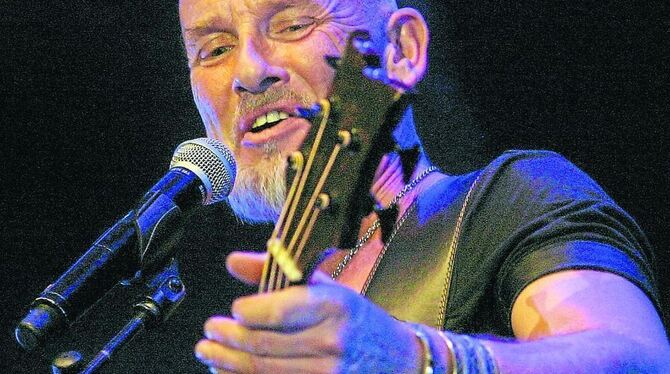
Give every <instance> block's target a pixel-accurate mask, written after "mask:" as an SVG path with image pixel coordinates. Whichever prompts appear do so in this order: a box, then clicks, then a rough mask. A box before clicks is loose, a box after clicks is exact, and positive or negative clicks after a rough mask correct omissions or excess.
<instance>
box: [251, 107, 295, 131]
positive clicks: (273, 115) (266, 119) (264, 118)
mask: <svg viewBox="0 0 670 374" xmlns="http://www.w3.org/2000/svg"><path fill="white" fill-rule="evenodd" d="M288 117H289V115H288V113H286V112H278V111H276V110H273V111H271V112H270V113H267V114H261V115H260V116H258V118H256V121H255V122H254V125H253V126H252V128H253V129H255V128H257V127H261V126H263V125H265V124H267V123H273V122H277V121H280V120H283V119H287V118H288Z"/></svg>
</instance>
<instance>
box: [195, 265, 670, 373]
mask: <svg viewBox="0 0 670 374" xmlns="http://www.w3.org/2000/svg"><path fill="white" fill-rule="evenodd" d="M228 265H229V268H230V270H231V271H232V273H233V274H235V275H236V276H237V277H238V278H240V279H244V280H246V281H254V280H256V278H257V273H258V271H257V270H258V269H260V266H261V265H262V257H260V256H254V255H244V254H236V255H235V256H232V258H229V262H228ZM326 278H327V277H326ZM233 315H234V317H233V318H223V317H213V318H211V319H210V320H209V321H208V322H207V323H206V325H205V334H206V336H207V339H204V340H202V341H201V342H200V343H198V345H197V346H196V354H197V355H198V357H199V358H200V360H201V361H202V362H203V363H205V364H206V365H208V366H212V367H217V368H219V372H238V373H246V372H357V373H368V372H369V373H373V372H379V371H380V370H381V371H382V372H398V373H400V372H403V373H419V371H420V367H421V362H422V360H421V357H422V353H421V350H422V347H421V346H420V345H419V343H418V342H417V338H416V336H414V334H413V333H412V332H411V329H410V327H409V325H408V324H406V323H403V322H400V321H397V320H394V319H392V318H390V317H389V316H388V314H386V313H385V312H384V311H382V310H381V309H379V308H378V307H376V306H374V305H373V304H372V303H370V302H369V301H368V300H366V299H364V298H362V297H361V296H360V295H358V294H356V293H354V292H352V291H351V290H349V289H347V288H345V287H342V286H340V285H336V284H333V283H329V282H326V283H319V284H313V285H312V286H310V287H292V288H290V289H288V290H285V291H280V292H275V293H272V294H264V295H257V296H250V297H246V298H242V299H240V300H238V301H237V302H236V303H235V305H234V306H233ZM512 326H513V329H514V333H515V335H516V337H517V339H516V340H515V341H510V342H496V341H490V340H482V341H481V342H482V343H483V344H485V345H486V346H487V347H488V348H490V350H491V351H492V353H493V356H494V358H495V360H496V361H497V363H498V366H499V368H500V372H501V373H589V374H594V373H631V372H633V373H663V372H670V365H669V364H668V360H669V357H670V347H669V345H668V340H667V338H666V336H665V332H664V330H663V326H662V323H661V321H660V318H659V317H658V314H657V312H656V310H655V308H654V306H653V305H652V303H651V302H650V301H649V299H648V298H647V296H646V295H645V294H644V293H643V292H642V291H641V290H640V289H639V288H637V287H636V286H635V285H633V284H632V283H630V282H629V281H627V280H625V279H624V278H621V277H619V276H616V275H613V274H609V273H602V272H596V271H589V270H577V271H563V272H560V273H556V274H552V275H548V276H545V277H543V278H541V279H539V280H537V281H535V282H533V283H532V284H530V285H529V286H528V287H526V289H525V290H523V292H522V293H521V294H520V296H519V297H518V298H517V300H516V302H515V304H514V306H513V310H512ZM424 330H425V331H427V332H428V334H427V335H428V337H429V339H430V340H431V341H432V344H431V347H432V348H433V349H432V351H433V352H432V353H433V355H434V356H436V358H438V359H441V360H442V362H444V361H445V360H446V359H447V358H448V357H449V353H448V350H447V346H446V344H445V343H444V342H443V341H442V339H441V338H440V337H439V335H438V332H437V331H436V330H432V329H429V328H425V329H424Z"/></svg>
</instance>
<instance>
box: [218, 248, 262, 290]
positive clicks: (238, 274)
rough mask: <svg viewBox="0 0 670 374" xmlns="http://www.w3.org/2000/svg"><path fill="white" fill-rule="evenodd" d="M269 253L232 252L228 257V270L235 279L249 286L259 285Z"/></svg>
mask: <svg viewBox="0 0 670 374" xmlns="http://www.w3.org/2000/svg"><path fill="white" fill-rule="evenodd" d="M266 259H267V253H258V252H240V251H237V252H232V253H230V254H229V255H228V257H226V268H227V269H228V272H230V274H232V275H233V276H234V277H235V278H237V279H239V280H241V281H242V282H244V283H247V284H252V285H253V284H258V283H259V282H260V280H261V276H262V274H263V265H264V264H265V261H266Z"/></svg>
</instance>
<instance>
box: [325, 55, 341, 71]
mask: <svg viewBox="0 0 670 374" xmlns="http://www.w3.org/2000/svg"><path fill="white" fill-rule="evenodd" d="M341 60H342V59H341V58H340V57H337V56H326V63H328V65H330V67H331V68H333V69H337V68H339V67H340V61H341Z"/></svg>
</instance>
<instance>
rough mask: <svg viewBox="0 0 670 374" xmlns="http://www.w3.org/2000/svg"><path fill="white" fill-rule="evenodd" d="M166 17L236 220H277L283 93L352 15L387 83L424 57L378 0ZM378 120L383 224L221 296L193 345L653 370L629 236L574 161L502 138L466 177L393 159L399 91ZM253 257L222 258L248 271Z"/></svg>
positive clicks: (215, 4)
mask: <svg viewBox="0 0 670 374" xmlns="http://www.w3.org/2000/svg"><path fill="white" fill-rule="evenodd" d="M180 19H181V27H182V33H183V37H184V42H185V45H186V50H187V55H188V63H189V67H190V76H191V85H192V89H193V95H194V99H195V102H196V104H197V106H198V109H199V111H200V114H201V116H202V119H203V122H204V125H205V128H206V131H207V135H208V136H209V137H212V138H216V139H218V140H220V141H222V142H224V143H225V144H226V145H227V146H228V147H229V148H230V149H231V150H232V151H233V153H234V155H235V157H236V159H237V162H238V176H237V180H236V184H235V186H234V189H233V192H232V194H231V195H230V198H229V202H230V205H231V207H232V208H233V210H234V211H235V213H236V214H237V215H238V217H239V218H240V219H242V220H244V221H247V222H267V221H273V220H276V219H277V218H278V215H279V212H280V210H281V207H282V205H283V202H284V199H285V195H286V181H285V175H284V170H285V165H286V161H285V159H286V157H287V156H288V155H289V154H290V153H291V152H293V151H296V150H298V149H300V147H301V144H302V142H303V141H304V140H305V138H306V136H307V134H308V133H309V131H310V126H311V125H310V123H309V122H308V121H307V120H305V119H302V118H298V117H296V116H294V113H295V110H296V108H298V107H305V106H309V105H310V104H312V103H314V102H317V101H318V100H319V99H322V98H327V97H328V95H329V93H330V90H331V88H332V87H331V86H332V82H333V78H334V74H335V71H334V70H333V68H332V67H331V66H330V65H329V63H328V62H327V61H326V59H325V57H326V56H341V54H342V53H343V50H344V48H345V46H346V41H347V39H348V35H349V34H350V33H351V32H353V31H355V30H367V31H368V32H369V33H370V35H371V40H372V43H371V44H370V45H359V48H361V49H367V50H368V51H374V52H375V53H376V54H378V55H379V56H380V57H381V72H380V73H381V74H379V75H380V76H383V77H384V78H385V79H384V81H385V82H387V83H388V84H389V85H391V86H392V87H393V88H394V89H396V90H398V91H399V92H403V91H407V90H410V89H412V88H413V87H415V86H416V84H417V83H418V82H419V81H420V80H421V79H422V78H423V76H424V75H425V73H426V70H427V65H428V55H427V50H428V43H429V31H428V26H427V24H426V22H425V21H424V19H423V17H422V16H421V14H420V13H418V12H417V11H416V10H414V9H409V8H404V9H398V7H397V4H396V3H395V1H394V0H181V1H180ZM368 75H369V74H368ZM361 79H366V78H364V77H363V74H361ZM444 136H447V137H448V136H449V134H444ZM394 138H395V140H396V142H397V145H398V149H399V152H397V153H396V152H394V153H389V154H387V155H385V156H384V157H383V158H382V160H381V162H380V164H379V165H378V168H377V170H376V171H375V175H374V181H373V184H372V186H370V193H371V195H372V197H373V198H374V200H375V202H376V205H377V206H378V207H380V208H382V209H383V208H388V207H389V206H395V207H396V208H397V211H398V214H397V220H396V221H395V222H394V225H392V226H393V227H392V232H386V233H384V235H382V232H381V231H382V226H384V225H380V224H379V221H378V218H379V217H378V216H377V214H375V213H372V214H370V215H369V216H368V217H366V218H365V219H363V220H362V222H361V228H360V234H359V241H358V242H357V245H356V246H355V248H353V249H347V250H340V251H336V252H335V253H333V254H331V255H330V257H329V258H328V259H326V260H325V261H324V262H323V263H322V265H321V266H320V270H319V271H317V272H315V274H314V276H313V277H312V279H311V280H310V282H309V285H307V286H294V287H289V288H287V289H284V290H281V291H276V292H271V293H265V294H259V295H253V296H247V297H242V298H240V299H238V300H236V301H235V303H234V304H233V306H232V316H231V317H222V316H214V317H212V318H210V319H209V320H208V321H207V322H206V323H205V327H204V330H205V331H204V335H205V338H204V339H203V340H201V341H200V342H199V343H198V344H197V345H196V347H195V354H196V356H197V357H198V359H199V360H200V361H202V362H203V363H204V364H205V365H207V366H209V367H210V368H212V371H214V372H220V373H224V372H225V373H227V372H232V373H249V372H261V373H278V372H290V373H294V372H324V373H326V372H327V373H331V372H350V373H377V372H379V373H432V372H435V373H496V372H500V373H522V372H551V373H554V372H566V373H582V372H583V373H595V372H603V373H615V372H664V371H667V370H670V366H668V363H667V359H668V357H669V356H670V347H669V345H668V340H667V337H666V335H665V332H664V328H663V324H662V322H661V320H660V318H659V313H658V293H657V290H656V288H655V284H654V279H653V275H652V272H651V269H650V265H649V263H648V260H647V256H648V252H649V248H648V247H649V246H648V243H647V241H646V239H645V238H644V235H643V234H642V233H641V232H640V230H639V228H638V227H637V225H636V224H635V223H634V222H633V221H632V219H631V218H630V217H629V216H628V215H627V214H626V213H625V212H623V211H622V210H621V208H619V207H618V206H617V205H616V204H615V203H614V202H613V201H612V200H611V199H610V198H609V197H608V196H607V195H606V194H605V193H604V192H603V191H602V189H601V188H600V187H598V185H597V184H595V182H593V181H592V180H591V179H590V178H589V177H588V176H586V175H585V174H584V173H583V172H581V171H580V170H578V169H577V168H576V167H574V166H573V165H572V164H570V163H569V162H568V161H566V160H565V159H563V158H562V157H560V156H558V155H556V154H554V153H551V152H519V151H517V152H507V153H505V154H503V155H501V156H500V157H498V158H497V159H496V160H494V161H493V162H492V163H491V164H489V165H488V166H486V167H485V168H484V169H482V170H480V171H478V172H474V173H471V174H467V175H445V174H443V173H440V172H438V171H436V168H435V167H433V166H432V165H431V163H430V161H429V159H428V158H427V156H426V155H424V154H423V153H419V156H418V157H415V158H414V160H415V162H414V163H413V165H411V167H410V168H409V169H407V162H404V161H406V160H407V159H408V157H407V156H406V155H407V154H408V153H412V150H415V149H418V150H421V143H420V140H419V139H418V137H417V135H416V131H415V129H414V122H413V119H412V110H411V107H410V108H409V109H407V112H406V113H405V116H404V118H403V120H401V121H400V123H398V126H397V128H396V131H395V132H394ZM403 165H405V166H404V167H405V169H403ZM363 198H365V197H363V196H362V197H361V199H362V201H363ZM384 227H385V226H384ZM382 237H383V238H384V240H382ZM264 259H265V257H264V256H262V255H259V254H254V253H240V252H237V253H233V254H231V255H230V256H229V257H228V260H227V265H228V268H229V270H230V271H231V272H232V273H233V274H234V275H235V276H237V277H238V278H239V279H241V280H243V281H246V282H249V283H254V282H258V281H259V278H260V273H261V268H262V266H263V261H264Z"/></svg>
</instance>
